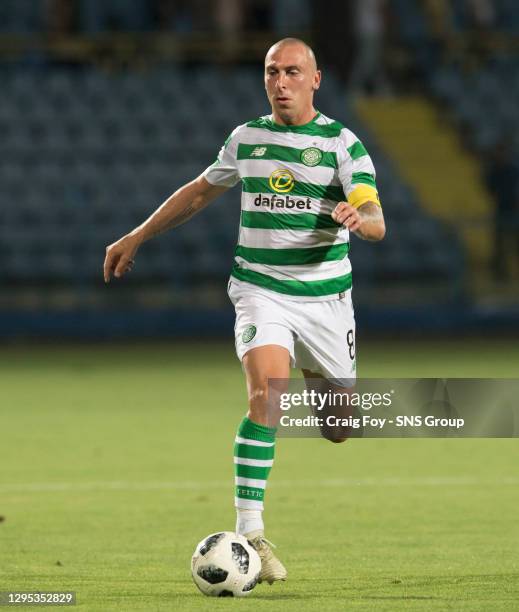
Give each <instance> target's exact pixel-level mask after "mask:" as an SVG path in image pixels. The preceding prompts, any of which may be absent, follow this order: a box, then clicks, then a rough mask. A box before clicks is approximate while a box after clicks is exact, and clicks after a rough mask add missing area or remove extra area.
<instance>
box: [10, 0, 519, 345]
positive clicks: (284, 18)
mask: <svg viewBox="0 0 519 612" xmlns="http://www.w3.org/2000/svg"><path fill="white" fill-rule="evenodd" d="M518 30H519V5H517V3H515V2H513V1H507V0H500V1H498V0H495V1H491V0H481V1H477V0H472V1H469V0H457V1H453V2H434V1H430V2H428V1H425V0H423V1H419V0H415V1H413V0H394V1H391V2H384V1H382V0H379V1H377V0H373V1H372V2H355V1H350V2H333V1H330V2H326V4H325V5H323V4H322V3H318V2H314V1H312V0H306V1H305V0H299V1H295V0H284V1H283V0H277V1H275V2H274V1H268V0H262V1H260V0H247V1H242V2H238V1H233V0H220V1H213V2H211V1H205V2H204V1H200V0H198V1H190V2H187V1H186V2H183V1H172V0H170V1H166V0H162V1H160V0H148V1H144V0H134V1H132V2H126V1H123V0H105V1H101V0H68V1H67V0H46V1H44V0H39V1H37V0H33V1H30V0H4V1H3V2H2V3H1V5H0V83H1V96H0V337H2V338H10V339H34V338H51V339H62V338H73V339H74V338H83V339H85V338H86V339H101V338H115V337H118V338H125V337H131V338H136V337H141V338H142V337H144V338H155V337H172V338H176V337H180V336H185V337H194V336H201V337H203V338H208V337H225V338H227V339H229V338H230V337H232V324H233V311H232V307H231V305H230V303H229V302H228V299H227V296H226V294H225V289H226V279H227V277H228V274H229V271H230V267H231V264H232V256H233V249H234V245H235V243H236V237H237V231H238V220H239V208H240V193H239V187H236V188H235V189H234V190H232V191H230V192H228V193H227V194H225V196H223V197H222V198H221V199H220V200H217V201H216V202H214V203H213V204H212V205H211V206H210V207H209V208H208V209H206V210H205V211H203V212H202V213H201V214H200V216H198V217H196V218H195V219H193V220H192V221H190V222H189V223H188V224H186V225H184V226H182V227H181V228H180V229H176V230H174V231H172V232H170V233H168V234H166V235H163V236H161V237H159V238H156V239H155V240H153V241H151V242H149V243H146V244H145V245H144V246H143V247H142V248H141V250H140V251H139V253H138V256H137V262H136V265H135V269H134V271H132V273H131V274H130V275H127V276H126V277H125V278H124V279H123V280H120V281H116V282H113V283H112V284H110V285H109V286H108V287H107V286H105V285H104V283H103V280H102V263H103V258H104V250H105V247H106V246H107V245H108V244H110V243H111V242H113V241H115V240H116V239H117V238H119V237H120V236H121V235H123V234H124V233H126V232H128V231H130V230H131V229H132V228H133V227H134V226H135V225H137V224H138V223H140V222H141V221H142V220H144V219H145V218H146V217H147V216H148V215H149V214H150V213H151V212H152V211H153V210H154V209H155V208H156V207H157V206H158V205H159V204H160V203H161V202H162V201H163V200H164V199H165V198H166V197H167V196H168V195H169V194H170V193H172V192H173V191H174V190H175V189H176V188H178V187H179V186H180V185H182V184H183V183H184V182H186V181H188V180H191V179H192V178H194V177H195V176H198V174H200V173H201V172H202V171H203V170H204V169H205V168H206V167H207V166H208V165H209V164H211V163H212V162H213V161H214V159H215V157H216V154H217V152H218V150H219V148H220V146H221V145H222V143H223V142H224V140H225V139H226V137H227V136H228V134H229V133H230V131H231V130H232V129H233V128H234V127H235V126H236V125H238V124H240V123H243V122H245V121H247V120H250V119H252V118H255V117H257V116H259V115H262V114H267V113H269V112H270V109H269V105H268V101H267V99H266V96H265V93H264V89H263V73H262V61H263V57H264V54H265V52H266V50H267V49H268V47H269V45H271V44H272V43H273V42H275V41H276V40H277V39H279V38H281V37H283V36H288V35H290V36H300V37H302V38H304V40H306V41H307V42H308V43H309V44H311V45H312V46H313V47H314V49H315V52H316V55H317V58H318V62H319V64H320V66H321V68H322V69H323V85H322V89H321V90H320V91H319V93H318V95H317V98H316V106H317V108H319V109H320V110H321V111H322V112H323V113H325V114H327V115H329V116H331V117H333V118H336V119H337V120H339V121H341V122H342V123H344V124H345V125H347V126H348V127H349V128H350V129H352V130H353V131H354V132H355V133H356V134H357V135H358V136H359V137H360V138H361V139H362V140H363V142H364V143H365V145H366V147H367V149H368V151H369V152H370V154H371V156H372V158H373V160H374V163H375V167H376V169H377V183H378V187H379V191H380V196H381V200H382V204H383V207H384V212H385V216H386V219H387V228H388V231H387V236H386V238H385V240H384V241H383V242H381V243H378V244H367V243H363V242H361V241H360V240H358V239H356V238H355V237H353V238H352V252H351V258H352V263H353V274H354V300H355V304H356V315H357V320H358V322H359V323H360V328H359V329H360V333H361V334H364V335H365V336H367V335H376V336H378V335H380V334H381V333H385V334H399V335H401V334H403V335H409V336H411V337H413V338H415V337H421V336H424V337H425V336H430V335H431V334H433V335H437V334H443V335H447V336H449V337H452V336H454V335H460V334H462V335H464V336H467V335H473V336H478V337H480V336H485V335H486V334H504V335H510V334H511V333H515V332H517V329H518V323H519V291H518V288H519V282H518V281H519V222H518V216H519V212H518V210H519V209H518V207H519V204H518V202H519V192H518V184H519V179H518V169H517V164H516V162H517V151H518V146H519V131H518V129H517V128H518V123H519V104H518V101H519V71H518V70H517V68H518V60H517V47H518V43H517V34H518ZM424 118H427V120H425V119H424Z"/></svg>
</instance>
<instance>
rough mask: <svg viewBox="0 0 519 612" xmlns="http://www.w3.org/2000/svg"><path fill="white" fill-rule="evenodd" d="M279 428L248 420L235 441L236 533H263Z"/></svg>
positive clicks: (243, 422)
mask: <svg viewBox="0 0 519 612" xmlns="http://www.w3.org/2000/svg"><path fill="white" fill-rule="evenodd" d="M275 434H276V428H275V427H267V426H266V425H260V424H259V423H254V422H253V421H251V420H250V419H249V418H247V417H245V418H244V419H243V421H242V422H241V424H240V426H239V428H238V432H237V434H236V438H235V441H234V470H235V478H234V483H235V486H236V490H235V498H234V505H235V506H236V513H237V521H236V532H237V533H241V534H248V533H251V532H255V531H262V530H263V520H262V518H261V513H262V511H263V499H264V496H265V488H266V486H267V478H268V476H269V473H270V470H271V469H272V464H273V463H274V448H275V443H276V438H275Z"/></svg>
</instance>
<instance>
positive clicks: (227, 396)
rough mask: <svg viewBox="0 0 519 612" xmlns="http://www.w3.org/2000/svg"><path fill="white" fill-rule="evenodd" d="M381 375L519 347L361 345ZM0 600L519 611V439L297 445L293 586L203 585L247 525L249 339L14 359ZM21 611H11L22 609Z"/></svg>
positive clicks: (274, 508)
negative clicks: (243, 589)
mask: <svg viewBox="0 0 519 612" xmlns="http://www.w3.org/2000/svg"><path fill="white" fill-rule="evenodd" d="M359 349H360V350H359V355H358V363H359V368H360V372H359V374H360V375H363V376H394V377H396V376H402V377H411V376H441V377H448V376H474V377H476V376H482V377H492V376H495V377H514V376H517V364H518V363H519V348H518V345H517V342H516V343H515V345H514V344H513V343H504V342H493V343H492V342H485V343H484V342H479V343H476V342H470V343H463V342H450V343H443V342H439V341H438V342H434V343H422V344H418V343H416V342H407V343H406V342H399V343H395V342H393V341H386V342H383V343H382V342H381V343H377V344H373V343H371V344H370V343H364V344H362V343H361V346H360V347H359ZM0 380H1V384H0V417H1V418H0V423H1V436H0V449H1V452H0V516H1V517H2V518H3V520H2V521H0V590H29V591H34V590H44V591H59V590H73V591H76V593H77V602H78V604H77V607H78V608H79V609H83V610H100V611H109V610H125V611H132V610H182V611H185V610H187V611H190V610H223V609H226V610H228V609H233V610H240V611H247V610H283V611H284V612H290V611H292V610H297V611H298V612H303V611H305V610H312V611H313V610H320V611H323V610H344V609H348V610H350V609H351V610H377V611H378V610H388V611H389V610H391V611H395V610H456V611H458V610H482V611H489V610H492V611H495V610H507V611H510V610H514V609H516V610H517V609H519V586H518V585H519V546H518V544H519V528H518V520H517V517H518V508H519V488H518V483H519V478H518V477H519V474H518V467H519V441H518V440H507V439H499V440H484V439H472V440H469V439H467V440H462V439H428V440H425V439H420V440H416V439H415V440H410V439H403V440H373V439H371V440H369V439H365V440H350V441H348V442H347V443H346V444H344V445H333V444H331V443H329V442H326V441H323V440H308V439H299V440H294V439H291V440H287V439H282V440H280V441H279V443H278V445H277V454H276V461H275V463H274V468H273V471H272V474H271V478H270V482H269V488H268V491H267V495H266V511H265V519H266V525H267V529H268V532H267V535H268V537H269V538H270V539H271V540H273V541H274V542H275V543H276V544H277V545H278V553H279V556H280V558H281V559H282V560H283V561H284V562H285V563H286V565H287V568H288V571H289V580H288V581H287V582H286V583H284V584H275V585H273V586H268V585H258V587H257V588H256V589H255V590H254V591H253V593H252V594H251V595H250V597H249V598H247V599H243V600H238V599H235V600H231V599H221V600H218V599H208V598H205V597H203V596H202V595H201V594H200V593H199V592H198V591H197V589H196V587H195V586H194V584H193V583H192V581H191V576H190V571H189V563H190V557H191V554H192V551H193V549H194V546H195V545H196V543H197V542H198V541H199V540H200V539H201V538H202V537H204V536H205V535H207V534H208V533H211V532H213V531H217V530H223V529H227V530H232V529H233V528H234V508H233V465H232V444H233V437H234V433H235V430H236V427H237V424H238V422H239V420H240V419H241V417H242V415H243V414H244V412H245V406H246V395H245V386H244V381H243V376H242V372H241V369H240V365H239V363H238V361H237V360H236V358H235V356H234V352H233V346H232V344H229V343H227V344H223V345H209V346H207V345H204V344H193V343H191V344H184V345H168V344H158V345H138V344H136V345H127V346H124V347H121V346H113V345H104V346H103V345H101V346H74V347H62V348H55V347H54V348H52V347H40V348H26V347H13V346H4V347H2V348H1V349H0ZM6 609H7V608H6Z"/></svg>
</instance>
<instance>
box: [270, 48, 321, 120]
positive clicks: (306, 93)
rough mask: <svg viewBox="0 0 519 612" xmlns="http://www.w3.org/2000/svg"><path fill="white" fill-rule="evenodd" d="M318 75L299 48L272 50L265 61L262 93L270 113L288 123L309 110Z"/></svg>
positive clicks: (319, 76)
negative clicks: (264, 92)
mask: <svg viewBox="0 0 519 612" xmlns="http://www.w3.org/2000/svg"><path fill="white" fill-rule="evenodd" d="M320 81H321V73H320V71H319V70H317V68H316V66H315V61H314V59H313V58H312V56H311V55H310V53H309V52H308V50H307V49H306V48H305V47H304V46H303V45H300V44H287V45H281V46H279V47H273V48H272V49H271V50H270V51H269V52H268V53H267V57H266V58H265V89H266V90H267V97H268V99H269V102H270V104H271V106H272V109H273V110H274V111H276V112H277V114H278V115H279V116H280V117H281V118H282V119H283V121H290V120H291V119H293V118H297V117H299V116H300V115H301V114H303V113H304V112H305V111H306V112H308V110H309V109H311V108H312V103H313V96H314V91H315V90H316V89H318V88H319V84H320Z"/></svg>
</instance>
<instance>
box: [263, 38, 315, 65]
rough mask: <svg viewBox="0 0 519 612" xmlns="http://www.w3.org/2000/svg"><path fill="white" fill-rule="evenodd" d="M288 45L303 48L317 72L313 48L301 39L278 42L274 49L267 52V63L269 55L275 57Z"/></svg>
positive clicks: (285, 39)
mask: <svg viewBox="0 0 519 612" xmlns="http://www.w3.org/2000/svg"><path fill="white" fill-rule="evenodd" d="M288 45H290V46H299V47H301V48H302V49H303V50H304V52H305V53H306V55H307V57H308V61H309V63H310V66H311V67H312V69H313V70H317V60H316V59H315V53H314V51H313V49H312V47H310V45H307V44H306V43H305V41H304V40H301V39H300V38H282V39H281V40H278V42H277V43H274V44H273V45H272V47H270V49H269V50H268V51H267V55H266V57H265V62H266V61H267V58H268V57H269V55H273V54H274V53H275V52H276V51H278V50H279V49H281V48H282V47H285V46H288Z"/></svg>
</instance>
